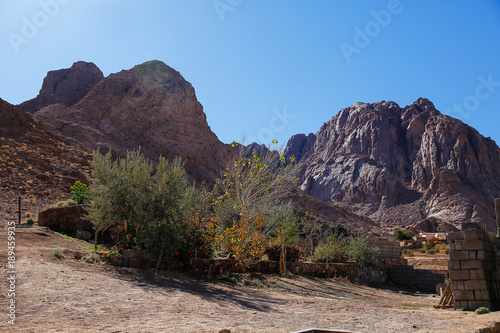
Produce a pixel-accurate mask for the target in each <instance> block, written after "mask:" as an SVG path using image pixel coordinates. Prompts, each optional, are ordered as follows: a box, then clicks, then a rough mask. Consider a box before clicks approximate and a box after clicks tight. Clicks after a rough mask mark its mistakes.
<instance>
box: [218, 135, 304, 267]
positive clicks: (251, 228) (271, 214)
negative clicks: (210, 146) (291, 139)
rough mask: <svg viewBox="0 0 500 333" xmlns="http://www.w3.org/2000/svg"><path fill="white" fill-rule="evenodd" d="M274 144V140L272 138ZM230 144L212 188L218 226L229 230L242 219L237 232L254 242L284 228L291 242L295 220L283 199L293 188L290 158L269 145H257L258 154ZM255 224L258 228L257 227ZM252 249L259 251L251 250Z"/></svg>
mask: <svg viewBox="0 0 500 333" xmlns="http://www.w3.org/2000/svg"><path fill="white" fill-rule="evenodd" d="M274 144H277V142H276V141H273V145H274ZM232 146H233V148H234V150H235V154H234V156H233V158H232V160H231V161H230V162H229V163H228V166H227V168H226V169H225V171H224V173H223V175H222V177H221V178H220V179H218V180H217V182H216V185H215V188H214V191H213V193H214V212H215V213H216V214H217V217H218V218H219V219H220V221H221V226H222V227H223V228H224V230H227V233H230V232H233V231H234V230H235V229H234V228H235V227H236V228H238V226H237V225H238V224H239V223H241V221H244V226H245V230H240V231H241V232H240V231H238V233H242V234H248V235H250V236H251V237H255V238H256V241H255V243H257V244H262V242H261V241H260V239H262V236H263V235H269V234H272V233H276V231H277V229H279V228H280V227H286V230H287V233H286V237H287V239H288V240H289V241H290V242H292V241H295V237H296V234H297V231H298V228H297V223H296V221H297V219H296V218H295V217H294V215H295V214H294V212H293V207H292V206H291V204H288V203H287V202H286V201H285V198H287V197H289V196H290V194H291V193H292V191H293V189H294V188H295V185H294V182H295V180H296V175H295V173H296V170H295V168H294V166H293V161H294V159H293V158H291V159H286V158H285V155H284V154H283V153H280V152H277V151H273V150H271V146H269V147H267V149H264V147H261V148H262V149H260V153H259V151H258V150H256V149H254V150H251V149H252V146H250V148H249V147H245V146H244V145H240V144H238V143H235V142H233V144H232ZM257 224H259V225H260V226H261V227H259V228H257V227H256V225H257ZM246 229H248V230H246ZM226 238H228V237H226ZM257 239H258V240H259V241H257ZM245 241H247V240H245ZM248 241H249V242H251V240H248ZM221 243H224V241H221ZM226 243H229V242H226ZM264 246H265V244H264ZM240 252H241V253H242V255H243V256H245V254H244V253H243V252H242V251H240ZM252 252H253V253H261V252H262V253H263V251H260V250H259V251H257V250H255V249H253V250H252ZM253 257H255V256H253Z"/></svg>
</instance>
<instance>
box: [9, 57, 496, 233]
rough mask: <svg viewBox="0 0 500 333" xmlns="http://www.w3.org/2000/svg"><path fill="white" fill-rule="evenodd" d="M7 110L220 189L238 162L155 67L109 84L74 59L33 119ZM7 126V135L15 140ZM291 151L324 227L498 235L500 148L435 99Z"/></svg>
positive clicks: (29, 107)
mask: <svg viewBox="0 0 500 333" xmlns="http://www.w3.org/2000/svg"><path fill="white" fill-rule="evenodd" d="M0 106H1V108H0V117H1V116H2V114H3V113H5V112H6V111H5V110H7V109H8V110H10V111H9V112H10V113H9V114H10V115H11V117H14V118H16V117H17V118H19V119H25V118H26V119H29V122H33V123H34V124H35V123H36V124H37V125H36V126H39V127H40V128H43V131H44V133H47V135H52V136H53V137H57V138H59V139H58V140H60V141H61V142H65V145H72V146H73V147H74V148H73V149H78V150H79V151H81V152H82V153H81V154H83V155H85V156H86V158H87V155H86V154H88V151H89V149H97V148H99V149H101V151H107V150H109V149H111V150H112V152H113V153H114V154H115V155H116V156H123V155H124V154H125V152H126V151H127V150H131V149H134V148H137V147H139V146H141V149H142V151H143V152H144V153H145V154H146V156H148V157H149V158H151V159H152V160H157V158H158V156H159V155H164V156H166V157H167V158H172V157H174V156H175V155H180V156H182V157H183V158H184V159H185V160H186V161H187V163H186V168H187V171H188V173H189V174H190V175H191V177H192V179H193V180H195V181H197V182H198V183H200V182H202V181H205V182H206V183H207V184H208V185H210V184H212V183H213V181H214V180H215V178H216V177H217V176H218V175H219V172H220V171H219V170H221V169H222V168H224V167H225V163H226V161H227V160H228V157H229V156H230V154H231V148H230V147H229V146H228V145H226V144H224V143H222V142H220V141H219V139H218V138H217V136H216V135H215V134H214V133H213V132H212V131H211V129H210V127H209V126H208V124H207V121H206V117H205V114H204V112H203V107H202V106H201V104H200V103H199V102H198V100H197V99H196V95H195V91H194V88H193V87H192V85H191V84H190V83H189V82H187V81H186V80H185V79H184V78H183V77H182V76H181V75H180V74H179V73H178V72H177V71H175V70H174V69H172V68H170V67H169V66H167V65H166V64H164V63H162V62H160V61H156V60H154V61H149V62H146V63H144V64H141V65H137V66H135V67H134V68H132V69H130V70H123V71H121V72H119V73H115V74H111V75H109V76H108V77H103V75H102V72H101V71H100V70H99V69H98V68H97V66H95V65H94V64H92V63H86V62H77V63H75V64H74V65H73V66H72V67H71V68H69V69H62V70H57V71H51V72H49V73H48V74H47V77H46V78H45V79H44V82H43V85H42V89H41V90H40V93H39V94H38V96H37V97H35V98H34V99H32V100H29V101H26V102H24V103H22V104H20V105H18V108H20V109H22V110H24V111H26V112H27V113H23V112H22V111H20V110H18V109H16V108H14V107H13V106H11V105H8V103H5V102H3V103H2V104H1V105H0ZM12 110H16V111H12ZM12 112H14V113H12ZM28 113H31V114H33V115H30V114H28ZM0 119H3V118H0ZM2 125H3V123H2ZM4 127H5V126H3V127H1V128H2V132H0V135H1V136H3V137H4V139H5V138H7V137H9V138H11V139H12V140H14V141H15V142H17V141H16V140H18V139H16V138H14V137H13V136H12V133H11V132H8V131H6V128H4ZM64 137H66V138H67V139H66V138H64ZM25 139H26V138H25ZM6 140H8V139H6ZM26 140H27V139H26ZM285 152H286V154H287V155H294V156H295V157H296V158H297V160H298V166H299V168H300V175H299V184H300V188H301V189H302V190H303V192H302V191H298V192H297V193H296V195H295V196H294V200H295V202H296V204H297V206H298V207H299V208H300V209H302V210H303V211H309V212H312V213H313V214H314V215H316V216H317V217H318V218H320V219H322V220H323V221H324V222H325V223H328V224H331V225H332V224H342V225H345V226H347V227H352V228H355V229H357V230H363V231H372V232H375V233H381V232H383V229H382V228H380V225H383V226H388V227H390V228H393V227H395V226H398V227H415V228H421V229H429V230H431V229H434V230H436V229H439V230H448V229H453V228H454V227H457V226H458V225H459V224H460V223H461V222H466V221H481V222H484V223H486V224H487V225H488V227H489V228H490V229H491V230H495V229H496V223H495V213H494V207H493V198H494V197H495V196H499V193H500V171H499V170H500V149H499V148H498V146H497V145H496V144H495V142H494V141H492V140H491V139H489V138H484V137H483V136H481V135H480V134H479V133H478V132H477V131H476V130H474V129H473V128H471V127H469V126H467V125H465V124H463V123H462V122H461V121H459V120H457V119H454V118H451V117H448V116H445V115H442V114H441V113H440V112H439V111H437V110H436V109H435V108H434V105H433V104H432V103H431V102H430V101H428V100H426V99H422V98H420V99H418V100H417V101H416V102H415V103H413V104H412V105H409V106H406V107H404V108H401V107H399V106H398V105H397V104H396V103H394V102H385V101H382V102H378V103H374V104H365V103H355V104H353V105H352V106H350V107H348V108H345V109H343V110H341V111H340V112H339V113H338V114H337V115H336V116H334V117H332V118H331V119H330V120H329V121H328V122H326V123H325V124H324V125H323V126H322V127H321V128H320V129H319V131H318V132H317V133H316V134H309V135H307V136H306V135H304V134H299V135H295V136H293V137H292V138H291V139H290V140H289V142H288V144H287V147H286V150H285ZM76 155H78V154H76ZM83 155H82V156H83ZM84 163H87V162H84ZM68 168H70V167H69V166H68ZM76 169H78V168H77V167H76V168H75V171H77V170H76ZM76 178H78V177H76ZM76 178H75V179H76ZM4 182H5V181H4ZM9 184H10V183H8V184H2V185H4V187H5V186H7V187H9V186H10V185H9ZM318 199H319V200H318Z"/></svg>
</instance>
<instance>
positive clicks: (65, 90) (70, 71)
mask: <svg viewBox="0 0 500 333" xmlns="http://www.w3.org/2000/svg"><path fill="white" fill-rule="evenodd" d="M103 78H104V75H103V74H102V72H101V70H100V69H99V68H98V67H97V66H96V65H94V64H93V63H91V62H84V61H78V62H75V63H74V64H73V66H71V68H66V69H60V70H56V71H50V72H48V73H47V76H46V77H45V79H44V80H43V85H42V89H40V93H39V94H38V96H37V97H35V98H33V99H30V100H29V101H26V102H24V103H21V104H19V105H18V107H19V108H20V109H21V110H23V111H26V112H30V113H35V112H36V111H38V110H40V109H41V108H43V107H45V106H47V105H51V104H57V103H61V104H63V105H65V106H71V105H73V104H76V103H78V102H79V101H80V100H81V99H82V98H83V97H84V96H85V95H87V93H88V92H89V91H90V89H92V88H93V87H94V86H95V85H96V84H97V83H98V82H99V81H101V80H102V79H103Z"/></svg>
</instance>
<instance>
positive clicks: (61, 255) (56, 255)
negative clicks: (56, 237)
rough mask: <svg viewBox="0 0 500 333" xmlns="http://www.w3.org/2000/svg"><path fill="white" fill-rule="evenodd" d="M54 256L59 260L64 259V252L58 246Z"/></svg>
mask: <svg viewBox="0 0 500 333" xmlns="http://www.w3.org/2000/svg"><path fill="white" fill-rule="evenodd" d="M54 256H55V257H57V258H59V259H62V258H64V251H63V250H62V249H61V247H60V246H59V245H57V246H56V248H55V249H54Z"/></svg>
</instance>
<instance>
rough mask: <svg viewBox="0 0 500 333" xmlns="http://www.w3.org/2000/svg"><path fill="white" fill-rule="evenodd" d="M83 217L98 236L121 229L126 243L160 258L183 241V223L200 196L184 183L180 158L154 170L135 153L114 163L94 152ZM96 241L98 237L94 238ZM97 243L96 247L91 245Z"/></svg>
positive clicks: (187, 182)
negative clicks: (85, 214)
mask: <svg viewBox="0 0 500 333" xmlns="http://www.w3.org/2000/svg"><path fill="white" fill-rule="evenodd" d="M91 164H92V174H91V177H90V181H91V183H90V187H89V193H90V203H89V208H88V218H89V220H90V221H91V222H92V223H93V224H94V228H95V229H96V230H97V232H96V235H97V233H98V232H99V231H102V230H106V229H107V228H109V227H112V226H118V225H121V224H123V229H124V231H125V234H126V236H127V240H128V241H130V240H131V239H130V238H131V237H130V236H131V235H133V236H135V239H136V241H137V243H138V244H140V245H142V246H143V247H144V248H145V249H148V250H151V251H152V252H154V253H156V254H157V255H158V256H159V258H158V263H159V262H160V259H161V256H166V255H169V254H172V253H173V252H175V251H176V249H179V248H181V247H183V246H184V245H185V243H186V240H187V229H188V226H187V219H188V216H189V214H191V211H192V209H193V207H194V206H195V205H196V203H197V201H198V198H199V195H198V193H197V191H196V189H195V188H194V186H192V185H190V184H189V181H188V177H187V175H186V172H185V170H184V164H183V162H182V159H181V158H180V157H176V158H175V159H174V160H173V161H171V162H169V161H168V160H166V159H165V158H163V157H160V159H159V161H158V164H157V166H156V171H155V172H154V173H153V169H154V168H153V165H152V163H151V162H149V161H148V160H147V159H146V158H145V157H144V155H143V154H142V153H141V152H140V150H134V151H131V152H128V153H127V156H126V157H125V158H123V159H117V160H113V159H112V156H111V153H108V154H106V155H101V154H100V153H99V152H94V156H93V161H92V163H91ZM96 239H97V236H96ZM96 243H97V242H96Z"/></svg>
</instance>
